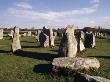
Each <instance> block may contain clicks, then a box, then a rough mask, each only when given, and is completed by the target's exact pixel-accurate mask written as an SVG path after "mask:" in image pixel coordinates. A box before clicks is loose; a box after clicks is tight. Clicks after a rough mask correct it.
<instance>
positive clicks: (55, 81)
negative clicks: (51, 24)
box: [0, 37, 110, 82]
mask: <svg viewBox="0 0 110 82" xmlns="http://www.w3.org/2000/svg"><path fill="white" fill-rule="evenodd" d="M20 40H21V45H22V48H23V51H24V52H23V53H18V54H16V55H14V54H12V53H11V52H10V50H11V40H10V38H9V37H5V38H4V39H3V40H0V82H73V80H74V77H71V76H64V75H58V74H53V73H52V72H51V70H49V68H50V67H51V66H50V63H51V62H52V59H53V58H54V57H56V56H57V53H58V41H57V40H56V46H55V47H54V48H37V47H36V43H37V42H36V40H35V39H34V37H21V38H20ZM77 55H78V56H80V57H96V58H98V59H99V60H100V62H101V67H100V68H99V70H98V71H96V70H92V71H89V72H88V74H90V75H99V76H102V77H106V78H108V79H110V69H109V68H110V41H108V40H107V39H97V40H96V49H87V50H86V51H84V52H82V53H78V54H77Z"/></svg>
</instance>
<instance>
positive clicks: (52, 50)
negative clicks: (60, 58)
mask: <svg viewBox="0 0 110 82" xmlns="http://www.w3.org/2000/svg"><path fill="white" fill-rule="evenodd" d="M50 51H52V52H58V50H50Z"/></svg>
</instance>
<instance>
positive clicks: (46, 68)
mask: <svg viewBox="0 0 110 82" xmlns="http://www.w3.org/2000/svg"><path fill="white" fill-rule="evenodd" d="M33 71H34V72H35V73H50V74H51V73H52V65H51V64H39V65H35V66H34V68H33Z"/></svg>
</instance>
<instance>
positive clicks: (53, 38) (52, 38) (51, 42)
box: [49, 28, 55, 47]
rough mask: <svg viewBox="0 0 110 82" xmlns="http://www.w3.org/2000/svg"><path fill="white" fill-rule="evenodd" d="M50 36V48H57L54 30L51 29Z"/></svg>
mask: <svg viewBox="0 0 110 82" xmlns="http://www.w3.org/2000/svg"><path fill="white" fill-rule="evenodd" d="M49 32H50V35H49V40H50V41H49V42H50V46H51V47H53V46H55V44H54V41H55V36H54V35H53V29H52V28H50V29H49Z"/></svg>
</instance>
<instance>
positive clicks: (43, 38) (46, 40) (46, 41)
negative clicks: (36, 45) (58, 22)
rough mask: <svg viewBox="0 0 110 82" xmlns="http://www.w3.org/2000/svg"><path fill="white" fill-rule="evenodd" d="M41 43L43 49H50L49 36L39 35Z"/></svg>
mask: <svg viewBox="0 0 110 82" xmlns="http://www.w3.org/2000/svg"><path fill="white" fill-rule="evenodd" d="M39 42H40V46H41V47H49V36H47V35H46V34H45V33H43V32H41V33H40V34H39Z"/></svg>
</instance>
